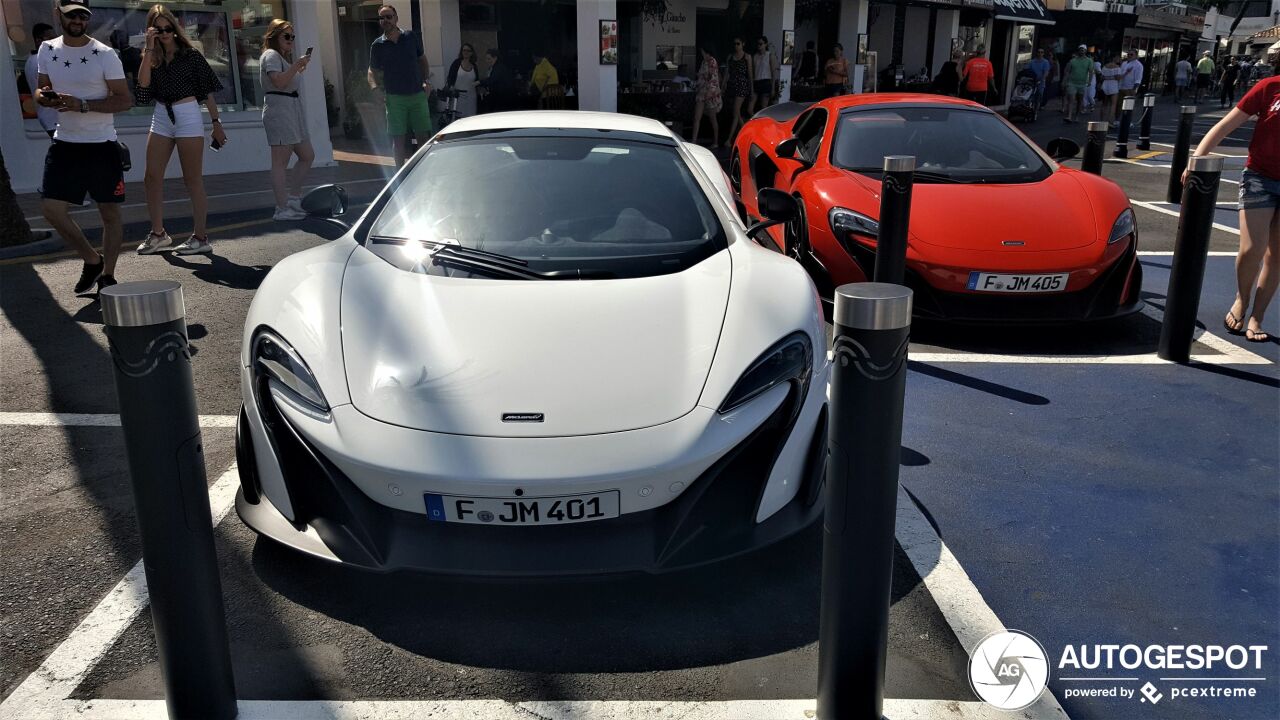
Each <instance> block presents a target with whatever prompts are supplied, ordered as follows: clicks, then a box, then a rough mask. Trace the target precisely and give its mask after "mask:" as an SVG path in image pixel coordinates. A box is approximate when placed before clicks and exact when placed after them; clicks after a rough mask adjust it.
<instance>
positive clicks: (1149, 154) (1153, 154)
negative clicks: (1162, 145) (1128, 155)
mask: <svg viewBox="0 0 1280 720" xmlns="http://www.w3.org/2000/svg"><path fill="white" fill-rule="evenodd" d="M1167 154H1168V152H1167V151H1165V150H1152V151H1151V152H1144V153H1141V154H1139V155H1134V156H1133V159H1134V160H1150V159H1151V158H1153V157H1156V156H1157V155H1167Z"/></svg>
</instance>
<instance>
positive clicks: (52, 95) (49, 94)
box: [40, 90, 58, 100]
mask: <svg viewBox="0 0 1280 720" xmlns="http://www.w3.org/2000/svg"><path fill="white" fill-rule="evenodd" d="M40 97H42V98H44V99H45V100H57V99H58V93H56V92H54V91H52V90H41V91H40Z"/></svg>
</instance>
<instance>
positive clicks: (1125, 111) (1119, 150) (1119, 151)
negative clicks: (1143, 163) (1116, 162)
mask: <svg viewBox="0 0 1280 720" xmlns="http://www.w3.org/2000/svg"><path fill="white" fill-rule="evenodd" d="M1137 102H1138V101H1137V98H1135V97H1134V96H1132V95H1130V96H1129V97H1127V98H1124V99H1123V100H1121V101H1120V130H1119V132H1117V133H1116V147H1115V149H1114V150H1112V151H1111V155H1112V156H1113V157H1118V158H1127V157H1129V126H1130V125H1132V124H1133V108H1134V106H1135V105H1136V104H1137Z"/></svg>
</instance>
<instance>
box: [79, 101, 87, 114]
mask: <svg viewBox="0 0 1280 720" xmlns="http://www.w3.org/2000/svg"><path fill="white" fill-rule="evenodd" d="M80 112H82V113H87V112H89V101H88V100H81V101H80Z"/></svg>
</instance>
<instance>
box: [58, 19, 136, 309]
mask: <svg viewBox="0 0 1280 720" xmlns="http://www.w3.org/2000/svg"><path fill="white" fill-rule="evenodd" d="M88 5H89V4H88V0H58V4H57V8H58V19H59V21H60V22H61V23H62V37H58V38H54V39H52V40H47V41H45V42H42V43H40V49H39V50H38V51H37V54H36V65H37V74H38V77H39V79H38V80H37V85H39V88H38V89H37V90H36V97H37V100H36V101H37V102H38V103H39V104H40V105H42V106H44V107H47V108H53V109H54V110H57V112H58V129H57V130H56V131H55V132H54V134H53V144H52V145H50V146H49V152H48V154H47V155H45V159H44V179H43V182H41V184H40V197H41V198H43V200H42V202H41V210H43V211H44V217H45V219H46V220H48V221H49V224H50V225H52V226H53V228H54V229H55V230H57V231H58V234H59V235H61V236H62V238H63V239H64V240H66V241H67V244H68V245H70V246H71V248H72V249H73V250H75V251H76V252H78V253H80V257H81V258H83V259H84V269H83V270H82V271H81V273H80V281H79V282H77V283H76V286H75V291H76V293H83V292H85V291H87V290H88V289H89V288H90V287H92V286H93V283H94V281H95V280H97V282H98V289H99V290H101V289H102V288H104V287H107V286H108V285H114V284H116V279H115V267H116V258H118V257H119V256H120V246H121V245H122V244H123V242H124V227H123V225H122V224H121V222H120V203H122V202H124V172H123V171H122V170H121V167H120V151H119V149H118V147H117V146H116V128H115V121H114V120H113V119H112V117H111V115H112V113H118V112H122V111H124V110H128V109H129V108H130V107H131V106H132V105H133V97H132V96H131V95H130V94H129V86H128V84H127V83H126V82H125V79H124V68H123V67H122V66H121V64H120V58H119V57H117V56H116V53H115V51H114V50H112V49H111V47H110V46H109V45H104V44H103V43H100V42H98V41H97V40H95V39H93V38H92V37H89V36H88V35H86V34H85V31H86V29H87V28H88V26H89V17H90V12H89V6H88ZM85 194H88V195H89V197H91V198H93V201H94V202H95V203H97V204H98V214H99V215H101V216H102V253H101V254H99V253H98V252H97V251H95V250H94V249H93V246H91V245H90V244H89V241H88V240H87V239H85V236H84V231H83V230H81V229H80V226H79V225H77V224H76V222H75V220H72V219H71V215H70V214H69V209H70V206H71V205H81V204H83V203H84V196H85Z"/></svg>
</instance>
